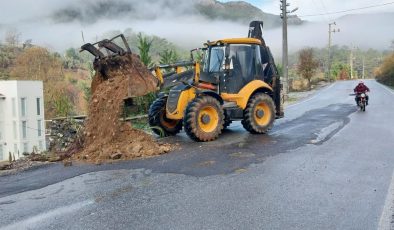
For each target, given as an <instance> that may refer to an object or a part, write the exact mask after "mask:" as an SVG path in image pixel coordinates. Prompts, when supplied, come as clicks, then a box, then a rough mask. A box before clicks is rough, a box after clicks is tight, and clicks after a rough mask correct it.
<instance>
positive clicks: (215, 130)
mask: <svg viewBox="0 0 394 230" xmlns="http://www.w3.org/2000/svg"><path fill="white" fill-rule="evenodd" d="M223 123H224V111H223V108H222V106H221V105H220V103H219V101H218V100H217V99H215V98H213V97H211V96H206V95H203V96H199V97H197V98H195V99H194V100H193V101H191V102H190V103H189V105H188V106H187V108H186V110H185V116H184V119H183V126H184V127H185V132H186V134H187V135H188V136H189V137H190V138H191V139H193V140H195V141H213V140H215V139H216V138H218V136H219V135H220V134H221V132H222V130H223Z"/></svg>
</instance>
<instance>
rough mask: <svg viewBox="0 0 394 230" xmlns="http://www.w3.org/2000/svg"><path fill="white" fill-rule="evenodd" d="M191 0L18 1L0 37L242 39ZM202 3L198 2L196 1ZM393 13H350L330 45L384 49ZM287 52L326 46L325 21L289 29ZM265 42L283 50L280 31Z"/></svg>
mask: <svg viewBox="0 0 394 230" xmlns="http://www.w3.org/2000/svg"><path fill="white" fill-rule="evenodd" d="M195 1H196V0H186V1H185V0H183V1H176V0H146V1H137V0H116V1H105V0H96V1H94V0H89V1H86V0H85V1H80V0H68V1H61V2H60V1H50V0H36V1H31V0H18V1H14V2H16V3H14V2H9V1H7V2H6V3H4V4H3V3H2V4H3V7H2V8H1V9H0V21H1V22H0V39H1V40H3V39H4V35H5V33H6V31H8V30H10V29H13V28H15V29H17V30H18V31H19V32H20V33H21V36H20V40H21V41H22V42H23V41H25V40H27V39H32V40H33V43H34V44H38V45H42V46H46V47H48V48H51V49H53V50H57V51H60V52H61V51H63V50H64V49H66V48H69V47H79V46H81V45H82V44H83V41H82V36H81V31H83V33H84V37H85V41H86V42H92V41H95V40H96V37H100V36H101V35H102V34H103V33H105V32H107V31H112V30H120V31H124V30H125V29H127V28H131V29H132V30H133V31H135V32H143V33H146V34H149V35H157V36H160V37H163V38H166V39H167V40H169V41H171V42H173V43H175V44H177V45H178V46H180V47H182V48H186V49H190V48H194V47H200V46H201V45H202V43H203V42H205V41H207V40H215V39H219V38H224V37H245V36H247V32H248V25H246V24H241V23H236V22H230V21H217V20H215V21H212V20H209V19H208V18H206V17H204V16H202V15H200V14H198V13H197V11H196V10H195V8H194V7H193V3H194V2H195ZM199 1H201V0H199ZM393 21H394V13H386V14H364V15H349V16H344V17H342V18H339V19H337V20H336V22H337V28H340V30H341V32H340V33H335V34H333V45H348V46H357V47H359V48H362V49H368V48H374V49H380V50H382V49H388V48H389V46H390V41H391V40H393V39H394V25H393V24H392V22H393ZM288 34H289V35H288V36H289V49H290V52H292V51H296V50H298V49H300V48H303V47H325V46H327V43H328V25H327V23H326V22H305V23H303V25H301V26H290V27H289V33H288ZM264 37H265V40H266V43H267V44H268V45H269V46H270V47H271V49H272V51H273V53H274V54H275V56H279V53H280V52H281V46H282V31H281V28H277V29H271V30H265V31H264Z"/></svg>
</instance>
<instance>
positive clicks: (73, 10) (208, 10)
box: [51, 0, 302, 28]
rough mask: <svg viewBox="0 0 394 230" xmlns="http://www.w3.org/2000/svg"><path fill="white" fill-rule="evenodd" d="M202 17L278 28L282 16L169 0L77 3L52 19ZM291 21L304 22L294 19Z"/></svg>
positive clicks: (205, 0) (206, 0)
mask: <svg viewBox="0 0 394 230" xmlns="http://www.w3.org/2000/svg"><path fill="white" fill-rule="evenodd" d="M183 16H187V17H190V16H202V17H203V18H205V19H215V20H226V21H232V22H241V23H244V24H245V23H249V22H250V21H251V20H263V21H264V23H265V27H266V28H273V27H279V26H280V25H281V18H280V17H279V15H274V14H268V13H264V12H263V11H262V10H261V9H259V8H257V7H255V6H253V5H252V4H249V3H247V2H244V1H231V2H226V3H222V2H219V1H216V0H185V1H182V2H178V1H174V0H169V1H164V0H161V1H146V2H141V1H137V0H128V1H113V2H108V1H86V2H83V3H81V4H80V5H78V6H75V5H74V6H73V5H70V6H66V7H64V8H60V9H58V10H56V11H55V12H54V13H53V14H52V16H51V18H52V20H53V21H54V22H56V23H68V22H72V21H78V22H81V23H83V24H85V23H86V24H89V23H95V22H97V21H99V20H101V19H124V20H128V19H133V20H146V21H154V20H157V19H159V20H160V19H162V18H166V17H172V18H176V17H183ZM289 23H290V24H301V23H302V20H301V19H299V18H293V19H292V20H290V22H289Z"/></svg>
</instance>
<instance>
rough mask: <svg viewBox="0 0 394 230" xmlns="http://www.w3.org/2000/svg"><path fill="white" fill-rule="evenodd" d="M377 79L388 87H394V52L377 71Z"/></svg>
mask: <svg viewBox="0 0 394 230" xmlns="http://www.w3.org/2000/svg"><path fill="white" fill-rule="evenodd" d="M376 79H377V80H378V81H379V82H381V83H383V84H385V85H388V86H391V87H394V52H393V53H392V54H391V55H388V56H387V57H386V58H385V59H384V61H383V63H382V65H381V66H379V68H377V70H376Z"/></svg>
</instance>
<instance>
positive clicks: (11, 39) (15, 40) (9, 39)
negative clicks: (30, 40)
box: [5, 29, 21, 47]
mask: <svg viewBox="0 0 394 230" xmlns="http://www.w3.org/2000/svg"><path fill="white" fill-rule="evenodd" d="M20 36H21V33H19V32H18V31H17V30H16V29H9V30H8V31H7V32H6V33H5V42H6V44H7V45H8V46H10V47H16V46H18V45H19V40H20Z"/></svg>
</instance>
